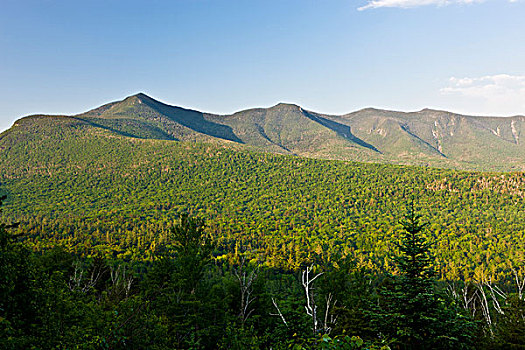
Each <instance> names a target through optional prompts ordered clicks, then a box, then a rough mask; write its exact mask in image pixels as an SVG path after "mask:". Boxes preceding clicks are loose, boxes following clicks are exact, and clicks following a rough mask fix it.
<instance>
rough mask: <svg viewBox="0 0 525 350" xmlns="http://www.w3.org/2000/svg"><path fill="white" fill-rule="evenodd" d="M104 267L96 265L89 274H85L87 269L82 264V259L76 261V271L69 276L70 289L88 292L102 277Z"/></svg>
mask: <svg viewBox="0 0 525 350" xmlns="http://www.w3.org/2000/svg"><path fill="white" fill-rule="evenodd" d="M103 272H104V271H103V269H102V268H101V267H100V266H95V267H94V268H93V269H92V270H91V273H90V274H89V276H87V277H86V276H85V275H84V274H85V270H84V268H83V267H82V266H81V263H80V261H76V262H75V271H74V272H73V275H71V276H70V277H69V282H68V288H69V290H70V291H72V292H73V291H77V292H81V293H84V294H85V293H87V292H88V291H89V290H90V289H91V288H93V287H94V286H95V285H96V284H97V282H98V280H99V279H100V277H101V276H102V274H103Z"/></svg>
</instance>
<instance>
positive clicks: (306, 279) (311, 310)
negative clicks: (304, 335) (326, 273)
mask: <svg viewBox="0 0 525 350" xmlns="http://www.w3.org/2000/svg"><path fill="white" fill-rule="evenodd" d="M312 269H313V265H310V266H308V267H307V268H306V270H304V271H303V273H302V277H301V281H302V285H303V288H304V293H305V295H306V305H305V306H304V308H305V310H306V314H307V315H308V316H310V317H311V319H312V331H313V333H314V335H315V334H317V331H318V328H317V325H318V321H317V305H316V303H315V294H314V289H315V288H314V286H313V283H314V281H315V280H316V279H317V278H319V276H321V275H322V274H323V272H319V273H318V274H314V276H313V277H312V276H310V273H311V272H312Z"/></svg>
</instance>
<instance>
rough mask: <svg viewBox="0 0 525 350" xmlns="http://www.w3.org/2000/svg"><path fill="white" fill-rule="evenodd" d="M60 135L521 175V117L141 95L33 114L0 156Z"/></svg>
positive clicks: (2, 142) (4, 141)
mask: <svg viewBox="0 0 525 350" xmlns="http://www.w3.org/2000/svg"><path fill="white" fill-rule="evenodd" d="M66 130H69V131H72V130H74V131H75V133H78V136H79V137H81V136H82V135H89V134H93V133H103V134H105V135H107V136H109V137H132V138H139V139H157V140H172V141H194V142H195V141H196V142H205V143H209V142H212V143H221V144H223V145H226V146H228V147H233V148H239V147H240V148H243V149H249V150H254V151H263V152H272V153H279V154H288V155H296V156H303V157H311V158H322V159H337V160H353V161H364V162H379V163H395V164H408V165H419V166H431V167H442V168H453V169H464V170H479V171H525V145H524V142H525V140H523V139H520V137H521V135H522V134H523V133H524V132H525V116H514V117H479V116H467V115H461V114H456V113H451V112H446V111H438V110H431V109H423V110H421V111H418V112H409V113H405V112H396V111H388V110H381V109H374V108H366V109H362V110H359V111H356V112H352V113H348V114H344V115H328V114H323V113H317V112H313V111H308V110H305V109H304V108H302V107H300V106H297V105H294V104H285V103H279V104H277V105H275V106H273V107H270V108H254V109H248V110H243V111H240V112H237V113H234V114H231V115H215V114H210V113H203V112H199V111H195V110H190V109H185V108H180V107H175V106H170V105H167V104H165V103H162V102H159V101H157V100H155V99H153V98H151V97H149V96H147V95H145V94H143V93H139V94H136V95H133V96H129V97H127V98H125V99H124V100H122V101H118V102H112V103H108V104H106V105H103V106H101V107H98V108H95V109H93V110H90V111H88V112H86V113H82V114H79V115H74V116H49V115H33V116H28V117H24V118H22V119H19V120H18V121H16V122H15V123H14V125H13V126H12V128H11V129H9V130H7V131H5V132H4V133H2V134H1V135H0V150H1V149H6V148H9V144H12V142H19V141H21V140H24V141H25V142H29V141H30V140H35V139H38V138H40V137H47V136H51V135H58V136H60V133H62V132H65V131H66ZM46 135H47V136H46Z"/></svg>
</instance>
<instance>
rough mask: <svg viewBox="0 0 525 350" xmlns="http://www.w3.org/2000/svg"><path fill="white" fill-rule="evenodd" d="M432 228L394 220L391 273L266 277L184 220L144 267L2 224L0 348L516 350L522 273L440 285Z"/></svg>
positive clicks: (317, 266)
mask: <svg viewBox="0 0 525 350" xmlns="http://www.w3.org/2000/svg"><path fill="white" fill-rule="evenodd" d="M429 227H430V225H426V224H425V223H423V221H422V220H421V218H420V217H418V216H417V215H414V214H413V213H409V214H408V215H407V217H406V218H405V219H404V220H402V221H401V223H400V226H399V233H400V239H399V242H397V245H396V246H397V248H398V249H397V251H398V253H397V254H396V256H394V257H393V259H392V261H393V265H394V271H395V274H390V273H387V272H386V271H377V270H374V271H372V270H367V269H365V268H363V267H359V266H358V264H357V263H356V262H355V261H354V260H352V259H351V258H349V257H340V256H339V257H332V259H330V261H328V260H326V259H325V256H323V255H322V254H319V255H313V256H311V257H310V258H309V260H308V261H305V264H303V265H302V266H299V267H298V268H297V269H296V270H295V271H294V270H286V269H276V268H270V267H266V266H265V265H264V264H263V261H262V260H261V259H260V256H259V255H258V254H253V252H252V251H250V250H248V249H247V248H246V247H242V246H237V249H238V252H237V254H236V255H235V257H236V260H235V261H230V262H226V261H225V260H224V259H216V258H214V257H213V252H214V251H215V250H216V247H215V246H214V245H215V243H214V239H213V238H212V237H211V236H210V234H209V232H207V231H206V230H205V229H204V224H203V222H202V221H201V220H199V219H193V218H190V217H188V216H182V217H181V218H180V219H179V220H178V221H177V222H176V223H175V224H173V225H170V226H169V228H168V229H167V232H168V233H167V236H166V239H165V240H164V241H163V242H162V243H161V244H159V246H158V248H157V249H156V250H155V254H154V256H152V259H150V260H149V261H141V262H131V261H130V262H125V261H122V260H118V259H109V258H106V257H104V256H102V255H92V256H84V257H81V256H78V255H74V254H71V253H69V252H66V251H65V250H64V249H62V248H60V247H58V248H53V249H48V250H44V251H41V252H34V251H31V250H30V249H28V248H27V246H26V245H25V243H24V237H23V236H16V235H14V234H13V233H12V232H13V230H12V229H8V228H7V226H6V225H1V226H0V348H2V349H29V348H38V349H72V348H75V349H121V348H122V349H146V348H147V349H183V348H186V349H217V348H219V349H268V348H273V349H290V348H293V349H512V348H515V349H520V348H523V347H524V346H525V320H524V318H525V299H524V295H523V294H524V283H525V279H524V275H523V273H524V271H523V269H522V270H519V271H518V270H516V271H514V272H515V275H510V276H509V281H507V282H508V283H504V282H498V283H495V282H494V281H491V280H480V281H474V282H472V283H468V282H467V283H465V282H463V281H461V280H455V281H449V282H447V281H438V278H437V275H436V273H435V269H434V266H435V264H434V263H433V258H432V256H431V254H430V253H429V249H430V246H431V243H429V242H428V240H427V239H426V238H425V235H424V232H425V231H426V230H428V229H429ZM8 231H10V232H8Z"/></svg>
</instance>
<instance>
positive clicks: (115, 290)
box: [109, 265, 133, 298]
mask: <svg viewBox="0 0 525 350" xmlns="http://www.w3.org/2000/svg"><path fill="white" fill-rule="evenodd" d="M109 274H110V278H111V291H110V293H111V294H112V295H113V296H117V297H118V296H120V295H121V294H124V298H127V297H128V296H129V292H130V290H131V285H132V283H133V276H131V275H129V274H128V273H127V272H126V268H125V267H121V265H118V266H117V268H114V267H113V266H111V267H110V270H109Z"/></svg>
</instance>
